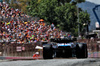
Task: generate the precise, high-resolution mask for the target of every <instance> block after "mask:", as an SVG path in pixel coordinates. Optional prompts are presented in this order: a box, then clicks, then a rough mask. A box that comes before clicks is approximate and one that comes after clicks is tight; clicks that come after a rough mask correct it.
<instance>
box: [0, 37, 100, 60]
mask: <svg viewBox="0 0 100 66" xmlns="http://www.w3.org/2000/svg"><path fill="white" fill-rule="evenodd" d="M78 42H83V43H87V50H88V58H99V57H100V39H81V40H78ZM37 45H38V46H41V47H42V43H41V42H40V43H39V42H38V43H26V44H25V43H20V44H18V43H11V42H1V43H0V56H13V57H18V56H19V57H32V56H33V54H35V52H37V51H38V52H40V55H41V56H42V54H43V53H42V51H43V50H39V49H35V47H36V46H37Z"/></svg>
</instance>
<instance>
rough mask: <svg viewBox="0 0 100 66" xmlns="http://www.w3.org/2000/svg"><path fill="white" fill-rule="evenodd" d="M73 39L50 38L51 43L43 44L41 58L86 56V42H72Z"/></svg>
mask: <svg viewBox="0 0 100 66" xmlns="http://www.w3.org/2000/svg"><path fill="white" fill-rule="evenodd" d="M74 41H76V40H75V39H61V38H54V39H51V43H48V44H43V58H44V59H53V58H55V57H57V58H59V57H62V58H69V57H76V58H87V57H88V55H87V54H88V51H87V44H86V43H78V42H74Z"/></svg>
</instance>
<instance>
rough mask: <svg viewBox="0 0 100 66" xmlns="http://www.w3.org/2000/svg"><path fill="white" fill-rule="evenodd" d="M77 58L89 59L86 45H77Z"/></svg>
mask: <svg viewBox="0 0 100 66" xmlns="http://www.w3.org/2000/svg"><path fill="white" fill-rule="evenodd" d="M76 57H77V58H87V57H88V52H87V45H86V44H84V43H81V44H77V45H76Z"/></svg>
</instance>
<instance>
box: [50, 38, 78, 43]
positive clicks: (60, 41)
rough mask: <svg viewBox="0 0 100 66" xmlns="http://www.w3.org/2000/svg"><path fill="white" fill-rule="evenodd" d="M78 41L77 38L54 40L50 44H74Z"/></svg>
mask: <svg viewBox="0 0 100 66" xmlns="http://www.w3.org/2000/svg"><path fill="white" fill-rule="evenodd" d="M74 41H77V38H72V39H71V38H69V39H68V38H52V39H51V40H50V42H56V43H70V42H74Z"/></svg>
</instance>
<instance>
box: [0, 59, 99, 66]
mask: <svg viewBox="0 0 100 66" xmlns="http://www.w3.org/2000/svg"><path fill="white" fill-rule="evenodd" d="M0 66H100V60H99V59H90V58H88V59H48V60H43V59H42V60H17V61H9V60H0Z"/></svg>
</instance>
